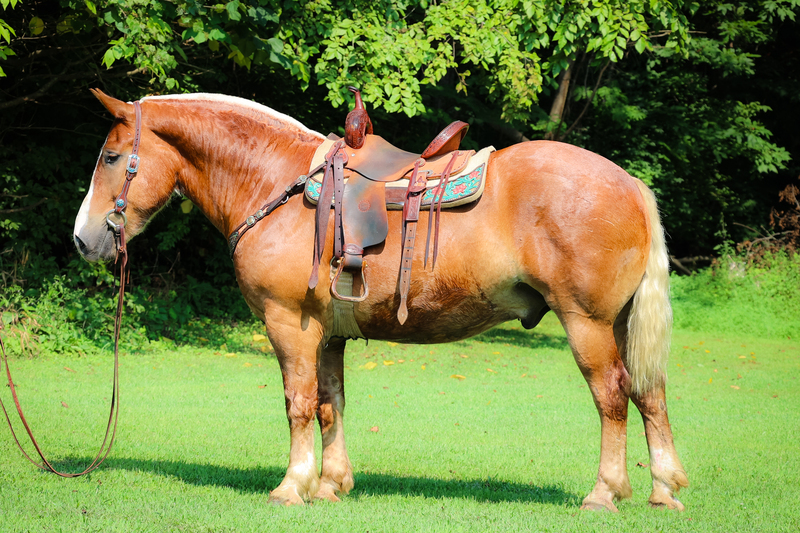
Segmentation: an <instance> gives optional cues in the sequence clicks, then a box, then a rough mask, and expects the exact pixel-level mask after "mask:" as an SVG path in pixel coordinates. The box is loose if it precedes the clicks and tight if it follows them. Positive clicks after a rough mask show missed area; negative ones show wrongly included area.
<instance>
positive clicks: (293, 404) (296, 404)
mask: <svg viewBox="0 0 800 533" xmlns="http://www.w3.org/2000/svg"><path fill="white" fill-rule="evenodd" d="M318 406H319V398H318V397H317V395H316V394H313V395H312V394H303V393H299V392H296V391H295V392H293V393H291V394H289V393H288V391H287V394H286V418H288V419H289V425H290V427H291V428H292V429H294V428H296V427H298V428H299V427H305V426H307V425H308V424H310V423H311V422H312V421H313V420H314V415H315V414H316V412H317V408H318Z"/></svg>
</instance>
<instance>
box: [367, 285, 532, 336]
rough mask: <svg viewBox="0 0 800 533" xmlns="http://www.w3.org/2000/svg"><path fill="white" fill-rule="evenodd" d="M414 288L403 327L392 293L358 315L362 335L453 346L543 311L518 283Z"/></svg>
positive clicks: (527, 291)
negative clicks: (398, 317)
mask: <svg viewBox="0 0 800 533" xmlns="http://www.w3.org/2000/svg"><path fill="white" fill-rule="evenodd" d="M416 288H417V290H415V287H414V286H413V285H412V289H411V294H410V295H409V306H408V307H409V314H408V320H406V323H405V324H403V325H401V324H400V322H399V321H398V319H397V309H398V306H399V300H400V297H399V295H394V297H393V298H387V299H385V300H383V301H380V302H379V303H376V304H373V305H371V306H370V308H369V311H368V313H365V314H364V315H363V316H362V317H360V318H361V319H360V320H358V323H359V327H360V329H361V332H362V333H363V334H364V336H365V337H366V338H368V339H376V340H393V341H397V342H408V343H415V344H434V343H443V342H453V341H457V340H462V339H466V338H468V337H472V336H474V335H477V334H479V333H481V332H483V331H486V330H487V329H489V328H491V327H494V326H496V325H498V324H501V323H503V322H507V321H509V320H515V319H522V320H525V319H527V318H528V317H531V316H534V315H537V314H538V313H540V311H541V309H542V308H543V307H544V308H546V304H545V303H544V300H543V299H542V298H541V295H539V294H538V293H536V292H535V291H533V289H531V288H530V287H528V286H527V285H525V286H523V285H522V284H519V283H509V284H508V287H505V288H497V287H495V288H493V289H492V290H489V289H486V288H481V287H477V286H475V285H474V284H466V283H458V282H452V281H451V282H447V281H442V280H439V281H438V282H437V283H436V284H434V285H432V286H422V287H416Z"/></svg>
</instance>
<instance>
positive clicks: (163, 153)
mask: <svg viewBox="0 0 800 533" xmlns="http://www.w3.org/2000/svg"><path fill="white" fill-rule="evenodd" d="M92 92H93V93H94V95H95V96H96V97H97V99H98V100H100V102H101V103H102V104H103V105H104V106H105V107H106V109H108V111H109V112H111V114H112V115H113V116H114V124H113V125H112V126H111V131H110V132H109V134H108V137H107V138H106V142H105V144H104V145H103V149H102V151H101V152H100V157H99V158H98V159H97V165H96V166H95V169H94V175H93V176H92V183H91V185H90V187H89V192H88V193H87V194H86V198H84V199H83V203H82V204H81V210H80V212H78V216H77V218H76V219H75V231H74V235H73V239H74V240H75V245H76V246H77V248H78V251H79V252H80V254H81V255H82V256H83V257H84V258H85V259H87V260H88V261H105V260H109V259H113V258H114V257H115V254H116V247H115V238H114V228H113V226H114V224H120V223H123V216H121V215H118V214H110V213H112V212H113V210H114V202H115V201H116V199H117V196H118V195H119V194H120V192H121V191H122V186H123V184H124V183H125V180H126V168H127V167H128V165H129V156H130V155H131V152H132V149H133V139H134V134H135V128H136V118H135V111H134V106H133V104H131V103H125V102H122V101H120V100H117V99H115V98H112V97H110V96H108V95H106V94H104V93H103V92H101V91H99V90H96V89H95V90H93V91H92ZM142 107H144V106H142ZM150 118H151V120H150V121H151V122H152V118H153V117H150ZM141 122H142V123H141V125H140V128H141V141H140V146H139V156H140V163H139V170H138V172H137V173H136V174H135V177H134V178H133V180H132V181H131V183H130V188H129V190H128V195H127V201H128V203H127V208H126V210H125V219H127V220H126V221H125V224H126V225H125V233H126V235H127V236H128V237H129V238H130V237H133V236H134V235H136V234H137V233H139V232H140V231H141V230H142V229H143V228H144V226H145V225H146V224H147V221H148V220H149V219H150V218H151V217H152V216H153V215H154V214H155V213H156V212H157V211H158V210H159V209H160V208H161V207H163V206H164V204H166V202H167V201H168V200H169V198H170V196H171V195H172V192H173V190H174V189H175V185H176V179H177V178H176V176H177V173H178V170H179V164H180V162H179V161H180V158H179V156H178V154H177V152H176V151H175V149H174V148H172V147H171V146H170V145H168V144H167V143H166V142H165V141H164V140H163V139H161V138H160V137H158V136H157V135H156V134H155V133H153V131H152V129H151V128H150V127H148V115H147V113H146V112H145V111H144V109H143V112H142V121H141Z"/></svg>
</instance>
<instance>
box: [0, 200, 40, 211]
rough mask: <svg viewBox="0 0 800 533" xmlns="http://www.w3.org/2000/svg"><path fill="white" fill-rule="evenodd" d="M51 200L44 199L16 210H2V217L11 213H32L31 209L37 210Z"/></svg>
mask: <svg viewBox="0 0 800 533" xmlns="http://www.w3.org/2000/svg"><path fill="white" fill-rule="evenodd" d="M48 199H49V198H42V199H41V200H39V201H38V202H36V203H35V204H31V205H26V206H25V207H15V208H14V209H0V215H7V214H9V213H21V212H23V211H30V210H31V209H36V208H37V207H39V206H40V205H42V204H43V203H45V202H46V201H47V200H48Z"/></svg>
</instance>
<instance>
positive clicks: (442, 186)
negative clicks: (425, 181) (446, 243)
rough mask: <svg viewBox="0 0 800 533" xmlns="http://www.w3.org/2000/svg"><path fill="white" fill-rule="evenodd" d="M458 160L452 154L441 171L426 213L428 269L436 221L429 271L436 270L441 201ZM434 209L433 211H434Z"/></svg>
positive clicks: (456, 156) (455, 153) (425, 265)
mask: <svg viewBox="0 0 800 533" xmlns="http://www.w3.org/2000/svg"><path fill="white" fill-rule="evenodd" d="M456 159H458V152H454V153H453V157H451V158H450V161H448V163H447V166H446V167H444V170H443V171H442V177H441V178H440V179H439V184H438V185H437V186H436V188H435V189H434V190H433V198H431V205H430V211H429V213H428V215H429V216H428V239H427V240H426V241H425V261H424V263H423V267H424V268H428V250H429V248H430V244H431V227H432V226H433V225H434V218H435V219H436V223H435V226H436V231H434V234H433V262H432V263H431V270H433V269H434V268H436V257H437V256H438V255H439V218H440V217H441V216H442V199H443V198H444V193H445V191H446V190H447V183H448V181H449V180H450V173H451V172H452V171H453V165H454V164H455V162H456ZM434 209H435V211H434Z"/></svg>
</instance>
